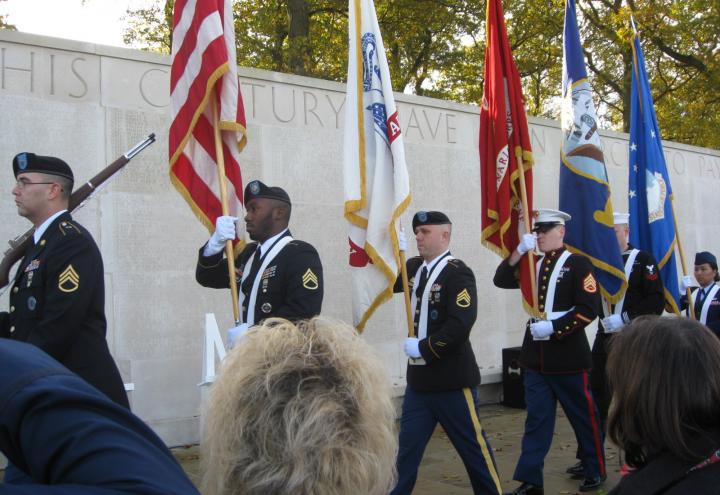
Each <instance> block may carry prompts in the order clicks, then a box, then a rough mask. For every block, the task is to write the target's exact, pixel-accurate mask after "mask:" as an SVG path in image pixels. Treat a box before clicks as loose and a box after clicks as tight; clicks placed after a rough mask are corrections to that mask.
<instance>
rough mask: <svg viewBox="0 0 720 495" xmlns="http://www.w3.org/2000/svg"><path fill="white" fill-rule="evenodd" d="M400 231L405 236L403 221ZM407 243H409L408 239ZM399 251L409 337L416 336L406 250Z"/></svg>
mask: <svg viewBox="0 0 720 495" xmlns="http://www.w3.org/2000/svg"><path fill="white" fill-rule="evenodd" d="M400 232H402V233H403V236H404V235H405V231H404V230H403V228H402V221H401V222H400ZM405 244H407V241H406V242H405ZM398 251H399V253H400V279H401V280H402V286H403V296H404V298H405V319H406V320H407V328H408V337H415V327H414V326H413V322H414V319H413V314H412V308H411V307H410V282H408V274H407V263H406V260H405V251H403V250H402V249H399V250H398Z"/></svg>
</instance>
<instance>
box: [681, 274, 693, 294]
mask: <svg viewBox="0 0 720 495" xmlns="http://www.w3.org/2000/svg"><path fill="white" fill-rule="evenodd" d="M692 286H693V282H692V278H691V277H690V275H685V276H684V277H683V278H682V280H680V290H681V291H682V292H685V291H687V290H688V288H689V287H692Z"/></svg>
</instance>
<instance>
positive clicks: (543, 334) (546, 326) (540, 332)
mask: <svg viewBox="0 0 720 495" xmlns="http://www.w3.org/2000/svg"><path fill="white" fill-rule="evenodd" d="M553 331H554V330H553V324H552V322H551V321H547V320H542V321H536V322H535V323H530V333H531V334H532V336H533V339H535V340H547V339H548V338H549V337H550V336H551V335H552V333H553Z"/></svg>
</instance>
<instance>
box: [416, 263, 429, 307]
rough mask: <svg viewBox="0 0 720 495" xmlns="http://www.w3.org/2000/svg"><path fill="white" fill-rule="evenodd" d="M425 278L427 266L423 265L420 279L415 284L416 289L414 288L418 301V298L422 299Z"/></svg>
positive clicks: (425, 282) (425, 283)
mask: <svg viewBox="0 0 720 495" xmlns="http://www.w3.org/2000/svg"><path fill="white" fill-rule="evenodd" d="M427 279H428V269H427V266H424V267H423V269H422V272H421V273H420V281H419V282H418V284H417V289H415V296H416V297H417V298H418V302H420V299H422V295H423V292H424V291H425V286H426V285H427Z"/></svg>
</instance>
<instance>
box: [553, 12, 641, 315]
mask: <svg viewBox="0 0 720 495" xmlns="http://www.w3.org/2000/svg"><path fill="white" fill-rule="evenodd" d="M561 125H562V132H563V143H562V150H561V151H560V158H561V163H560V209H561V210H563V211H565V212H567V213H569V214H570V215H571V216H572V219H571V220H570V221H569V222H568V223H567V225H566V229H565V244H566V245H567V247H568V249H569V250H570V251H572V252H575V253H580V254H583V255H585V256H587V257H588V258H589V259H590V261H591V262H592V264H593V266H594V267H595V276H596V277H597V279H598V283H599V285H600V291H601V293H602V295H603V297H604V298H605V299H607V300H608V301H609V302H611V303H616V302H618V301H619V300H620V298H621V297H622V296H623V294H624V292H625V288H626V287H627V282H626V280H625V269H624V264H623V260H622V254H621V253H620V247H619V246H618V243H617V238H616V236H615V224H614V222H613V208H612V202H611V201H610V184H609V183H608V176H607V170H606V169H605V159H604V157H603V152H602V147H601V143H600V130H599V128H598V121H597V114H596V113H595V103H594V102H593V99H592V90H591V88H590V83H589V82H588V77H587V72H586V70H585V59H584V58H583V52H582V48H581V46H580V33H579V31H578V26H577V18H576V14H575V0H567V2H566V4H565V29H564V33H563V100H562V115H561Z"/></svg>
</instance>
